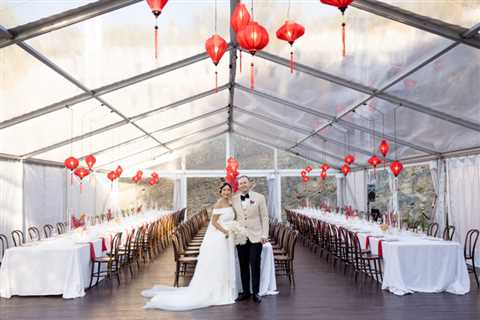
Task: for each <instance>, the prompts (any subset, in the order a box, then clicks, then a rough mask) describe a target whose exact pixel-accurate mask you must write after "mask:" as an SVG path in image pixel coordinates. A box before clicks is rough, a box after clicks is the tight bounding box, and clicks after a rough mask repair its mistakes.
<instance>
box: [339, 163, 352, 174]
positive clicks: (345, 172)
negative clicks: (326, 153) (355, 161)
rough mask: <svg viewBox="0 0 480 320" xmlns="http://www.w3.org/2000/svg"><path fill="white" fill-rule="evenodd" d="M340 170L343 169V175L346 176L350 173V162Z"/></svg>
mask: <svg viewBox="0 0 480 320" xmlns="http://www.w3.org/2000/svg"><path fill="white" fill-rule="evenodd" d="M340 170H341V171H342V173H343V175H344V176H345V177H346V176H347V175H348V174H349V173H350V167H349V166H348V164H344V165H343V166H342V167H341V168H340Z"/></svg>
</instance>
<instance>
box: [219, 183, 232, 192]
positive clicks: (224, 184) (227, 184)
mask: <svg viewBox="0 0 480 320" xmlns="http://www.w3.org/2000/svg"><path fill="white" fill-rule="evenodd" d="M226 186H228V187H229V188H230V191H233V188H232V185H231V184H230V183H228V182H224V183H223V184H222V186H221V187H220V190H219V191H218V193H222V190H223V188H225V187H226Z"/></svg>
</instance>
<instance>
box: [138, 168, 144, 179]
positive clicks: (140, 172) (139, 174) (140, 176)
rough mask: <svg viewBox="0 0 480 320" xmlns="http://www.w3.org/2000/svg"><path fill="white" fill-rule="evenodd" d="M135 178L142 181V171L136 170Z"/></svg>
mask: <svg viewBox="0 0 480 320" xmlns="http://www.w3.org/2000/svg"><path fill="white" fill-rule="evenodd" d="M136 176H137V177H139V178H140V179H142V176H143V171H142V170H138V171H137V174H136Z"/></svg>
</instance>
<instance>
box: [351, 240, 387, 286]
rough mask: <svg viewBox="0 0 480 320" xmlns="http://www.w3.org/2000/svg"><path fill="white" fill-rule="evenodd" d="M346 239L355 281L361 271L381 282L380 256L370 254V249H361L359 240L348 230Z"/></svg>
mask: <svg viewBox="0 0 480 320" xmlns="http://www.w3.org/2000/svg"><path fill="white" fill-rule="evenodd" d="M348 239H349V244H348V250H349V251H350V254H351V258H352V265H353V269H354V272H355V281H357V278H358V274H360V273H363V274H365V275H366V276H368V277H371V278H372V279H374V280H376V281H378V282H382V281H383V274H382V258H381V257H380V256H377V255H373V254H371V253H370V251H366V250H362V248H361V246H360V241H359V239H358V237H357V235H356V234H355V233H354V232H352V231H349V232H348Z"/></svg>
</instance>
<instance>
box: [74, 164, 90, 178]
mask: <svg viewBox="0 0 480 320" xmlns="http://www.w3.org/2000/svg"><path fill="white" fill-rule="evenodd" d="M73 173H74V174H75V175H76V176H77V177H79V178H80V180H83V178H85V177H86V176H88V175H89V174H90V171H88V170H87V169H85V168H84V167H78V168H77V169H75V171H74V172H73Z"/></svg>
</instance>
